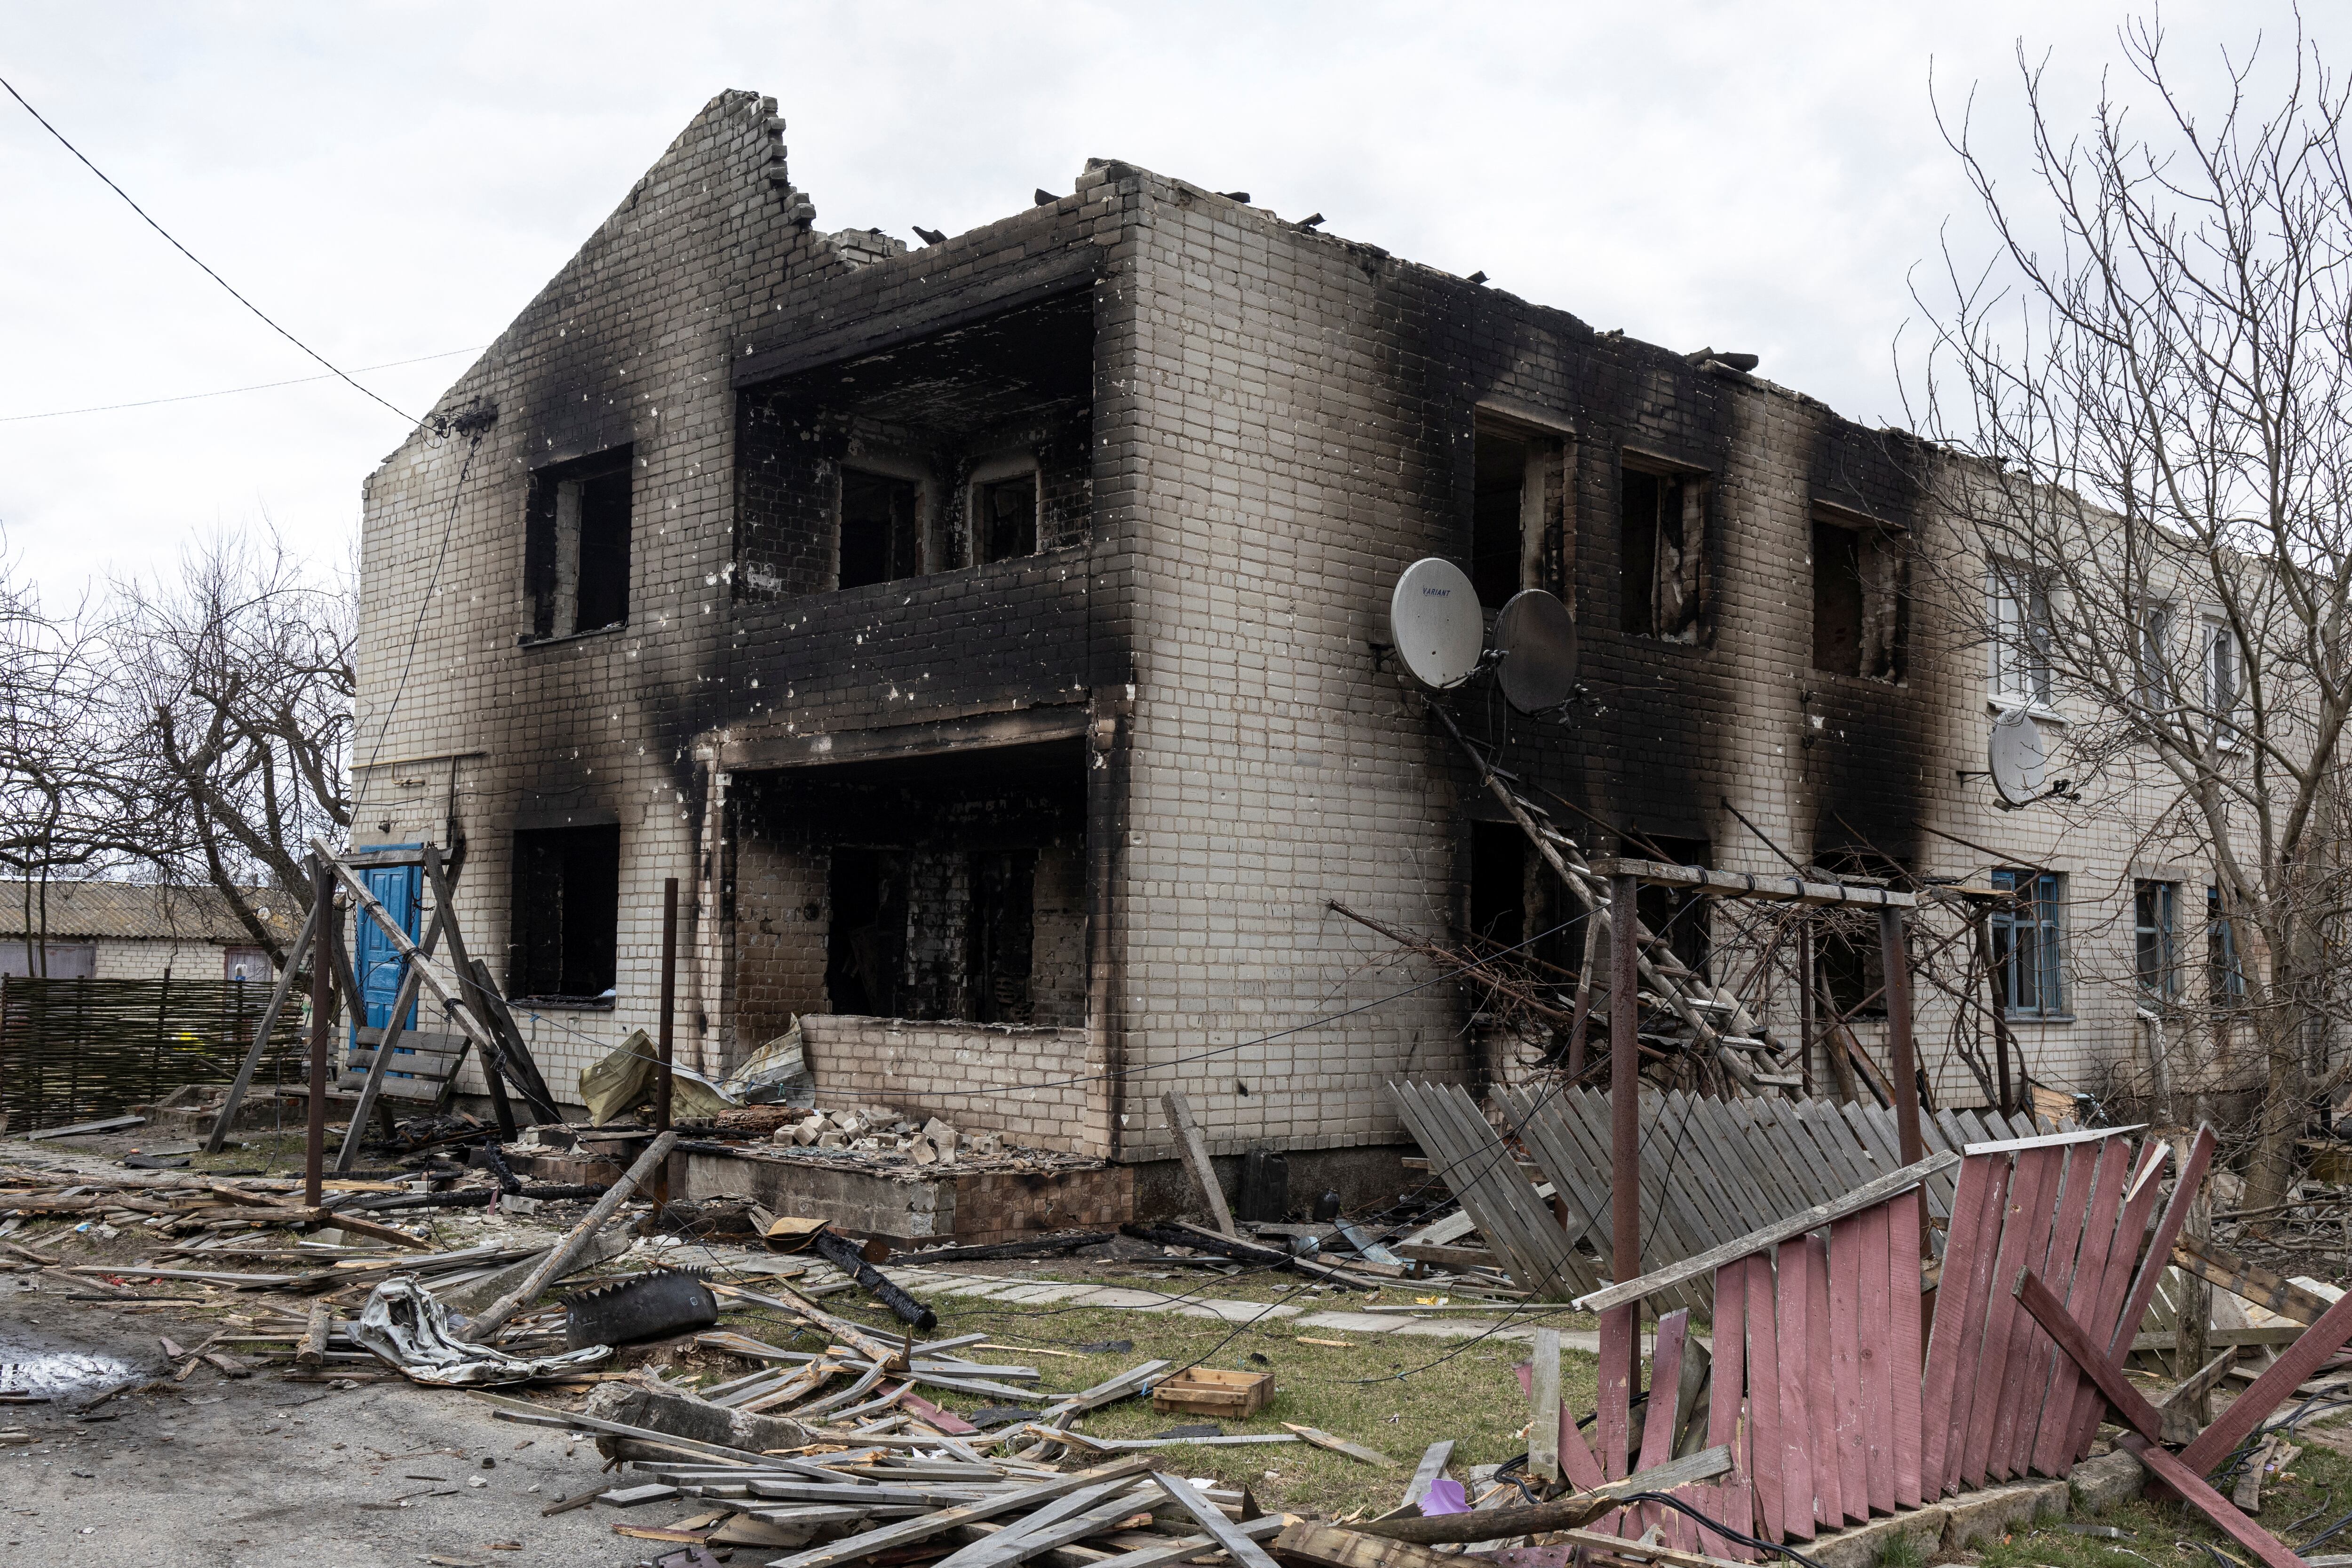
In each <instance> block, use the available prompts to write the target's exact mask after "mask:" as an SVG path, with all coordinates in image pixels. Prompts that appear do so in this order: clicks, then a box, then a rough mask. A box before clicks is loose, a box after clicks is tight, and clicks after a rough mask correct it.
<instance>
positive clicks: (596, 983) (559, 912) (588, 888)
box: [507, 826, 621, 1002]
mask: <svg viewBox="0 0 2352 1568" xmlns="http://www.w3.org/2000/svg"><path fill="white" fill-rule="evenodd" d="M512 910H513V925H514V931H513V935H512V938H511V940H510V943H509V957H508V971H507V990H508V994H510V995H513V996H518V997H521V996H528V997H530V998H532V999H534V1000H538V1001H568V1002H593V1001H599V1000H609V999H610V998H611V996H612V994H613V990H614V978H615V975H616V973H617V960H618V953H619V940H620V920H621V830H620V828H619V827H617V826H603V827H553V828H541V829H536V830H530V831H523V832H518V833H517V834H516V835H515V845H514V886H513V904H512Z"/></svg>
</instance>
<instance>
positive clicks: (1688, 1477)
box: [794, 1447, 1731, 1568]
mask: <svg viewBox="0 0 2352 1568" xmlns="http://www.w3.org/2000/svg"><path fill="white" fill-rule="evenodd" d="M1729 1468H1731V1450H1730V1449H1728V1448H1723V1447H1715V1448H1706V1449H1702V1450H1701V1451H1699V1452H1698V1453H1696V1454H1686V1455H1685V1456H1684V1457H1683V1458H1679V1459H1671V1460H1668V1461H1667V1462H1666V1463H1665V1464H1663V1465H1660V1466H1659V1467H1657V1468H1655V1469H1651V1470H1643V1472H1642V1473H1641V1474H1640V1475H1637V1476H1627V1477H1624V1478H1622V1479H1618V1480H1613V1481H1611V1482H1609V1483H1608V1484H1606V1485H1605V1486H1601V1487H1599V1488H1596V1489H1593V1490H1591V1491H1586V1492H1578V1493H1575V1494H1574V1495H1572V1496H1570V1497H1564V1498H1558V1499H1555V1500H1552V1501H1550V1502H1543V1503H1534V1504H1530V1505H1528V1506H1525V1507H1519V1508H1478V1509H1473V1510H1470V1511H1469V1512H1467V1513H1442V1514H1439V1515H1437V1516H1436V1517H1435V1518H1424V1519H1377V1520H1368V1521H1365V1522H1364V1523H1362V1524H1360V1525H1357V1526H1355V1529H1356V1530H1357V1531H1360V1532H1361V1533H1363V1534H1366V1535H1379V1536H1385V1537H1388V1538H1390V1539H1392V1540H1397V1541H1410V1542H1414V1543H1415V1544H1416V1545H1421V1546H1433V1545H1439V1544H1443V1543H1444V1542H1453V1541H1501V1540H1504V1539H1507V1537H1510V1536H1514V1535H1535V1534H1538V1533H1540V1532H1542V1531H1550V1530H1570V1529H1575V1528H1578V1527H1580V1526H1582V1525H1586V1524H1590V1523H1591V1521H1594V1520H1596V1519H1599V1518H1600V1517H1601V1515H1603V1514H1606V1513H1611V1512H1614V1511H1615V1510H1618V1509H1619V1508H1621V1507H1622V1506H1623V1504H1622V1499H1623V1498H1624V1497H1625V1496H1626V1495H1628V1494H1629V1493H1633V1492H1644V1491H1661V1492H1669V1491H1672V1490H1674V1489H1675V1488H1676V1487H1685V1486H1696V1485H1697V1484H1698V1483H1699V1482H1701V1481H1707V1480H1712V1479H1715V1478H1716V1477H1717V1476H1719V1475H1722V1474H1723V1473H1724V1472H1725V1471H1726V1470H1728V1469H1729ZM794 1568H818V1565H815V1564H795V1565H794Z"/></svg>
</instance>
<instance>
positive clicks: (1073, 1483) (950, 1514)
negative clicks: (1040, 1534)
mask: <svg viewBox="0 0 2352 1568" xmlns="http://www.w3.org/2000/svg"><path fill="white" fill-rule="evenodd" d="M1150 1468H1151V1461H1150V1459H1144V1458H1135V1459H1117V1460H1113V1461H1112V1462H1111V1463H1110V1464H1108V1465H1104V1466H1100V1467H1098V1468H1095V1469H1090V1470H1080V1471H1077V1472H1076V1473H1075V1474H1072V1475H1066V1476H1060V1477H1057V1478H1055V1479H1053V1480H1050V1481H1045V1482H1041V1483H1040V1484H1038V1485H1036V1486H1034V1487H1024V1488H1023V1489H1020V1490H1019V1491H1012V1492H1005V1493H1003V1494H1001V1495H999V1496H996V1497H992V1498H983V1499H982V1500H980V1501H978V1502H968V1503H962V1504H960V1505H958V1506H957V1507H954V1508H946V1509H941V1510H939V1511H938V1512H936V1513H929V1514H925V1515H923V1516H922V1517H921V1518H919V1519H908V1520H901V1521H898V1523H896V1524H887V1525H884V1526H883V1527H882V1528H881V1529H879V1530H868V1531H860V1532H859V1533H857V1534H856V1535H852V1536H848V1537H845V1539H843V1540H840V1541H836V1542H831V1543H829V1544H827V1545H824V1546H818V1547H814V1548H812V1549H811V1550H809V1551H806V1552H797V1553H795V1554H793V1556H790V1557H780V1558H778V1559H777V1560H776V1562H775V1563H773V1564H772V1565H771V1568H833V1564H835V1563H850V1562H855V1561H856V1559H858V1558H860V1557H870V1556H873V1555H874V1554H876V1553H877V1552H887V1551H891V1550H894V1549H896V1548H898V1547H901V1546H910V1545H912V1544H913V1543H915V1542H918V1541H928V1540H929V1539H930V1538H931V1537H932V1536H935V1535H940V1534H944V1533H945V1532H947V1531H950V1530H953V1529H955V1528H956V1527H957V1526H959V1525H964V1524H976V1523H978V1522H980V1521H982V1520H986V1519H994V1518H996V1517H997V1516H998V1515H1000V1514H1007V1513H1020V1512H1025V1511H1026V1510H1030V1509H1033V1508H1034V1507H1036V1506H1037V1505H1038V1504H1040V1503H1045V1502H1051V1501H1052V1500H1054V1499H1055V1498H1057V1497H1060V1496H1062V1495H1063V1494H1065V1493H1066V1492H1074V1491H1077V1490H1079V1489H1083V1488H1086V1487H1090V1486H1094V1485H1097V1484H1098V1483H1100V1482H1103V1481H1111V1480H1118V1479H1121V1478H1122V1477H1126V1476H1136V1475H1141V1474H1143V1473H1144V1472H1145V1471H1146V1470H1149V1469H1150ZM1196 1495H1197V1494H1196ZM1208 1506H1209V1505H1208V1504H1207V1503H1205V1502H1204V1503H1202V1507H1203V1508H1206V1507H1208ZM1217 1518H1218V1519H1219V1520H1220V1521H1223V1519H1224V1515H1223V1514H1219V1515H1218V1516H1217ZM1221 1543H1222V1542H1221ZM1253 1550H1255V1549H1254V1548H1253ZM1259 1555H1260V1556H1264V1555H1265V1554H1264V1553H1263V1552H1260V1553H1259Z"/></svg>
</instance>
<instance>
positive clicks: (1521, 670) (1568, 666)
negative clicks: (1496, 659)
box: [1495, 588, 1576, 713]
mask: <svg viewBox="0 0 2352 1568" xmlns="http://www.w3.org/2000/svg"><path fill="white" fill-rule="evenodd" d="M1495 648H1496V652H1498V653H1500V654H1501V655H1502V656H1503V662H1502V663H1501V664H1500V665H1499V666H1497V667H1496V671H1495V679H1496V683H1497V684H1498V685H1500V686H1501V687H1502V689H1503V698H1504V700H1506V701H1507V702H1508V703H1510V705H1511V706H1512V707H1514V708H1516V709H1517V710H1519V711H1520V712H1522V713H1542V712H1547V711H1549V710H1551V709H1554V708H1557V707H1559V705H1560V704H1561V703H1563V702H1565V701H1567V700H1568V694H1569V693H1570V692H1571V691H1573V690H1574V689H1576V622H1575V621H1573V620H1571V619H1570V617H1569V614H1568V606H1567V605H1563V604H1561V603H1560V602H1559V598H1558V597H1557V596H1556V595H1551V594H1548V593H1546V592H1545V591H1544V590H1543V589H1541V588H1529V589H1527V590H1526V591H1525V592H1523V593H1518V594H1514V595H1511V602H1510V603H1509V604H1507V605H1504V606H1503V613H1502V614H1501V615H1499V616H1496V617H1495Z"/></svg>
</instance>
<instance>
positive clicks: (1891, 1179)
mask: <svg viewBox="0 0 2352 1568" xmlns="http://www.w3.org/2000/svg"><path fill="white" fill-rule="evenodd" d="M1958 1163H1959V1157H1958V1155H1955V1154H1930V1155H1929V1156H1927V1158H1926V1159H1924V1160H1921V1161H1919V1162H1918V1163H1916V1164H1911V1165H1906V1166H1904V1167H1903V1168H1902V1169H1900V1170H1896V1171H1889V1172H1888V1173H1886V1174H1885V1175H1883V1176H1881V1177H1879V1178H1878V1179H1877V1180H1876V1181H1874V1182H1866V1183H1864V1184H1863V1185H1861V1186H1859V1187H1856V1188H1855V1189H1854V1190H1853V1191H1852V1192H1850V1193H1848V1194H1845V1195H1844V1196H1843V1197H1842V1198H1838V1199H1836V1200H1834V1201H1832V1202H1830V1203H1825V1204H1817V1205H1814V1206H1813V1207H1811V1208H1809V1209H1805V1210H1802V1211H1801V1212H1800V1213H1797V1214H1792V1215H1789V1216H1788V1217H1787V1218H1785V1219H1780V1220H1775V1221H1773V1222H1772V1223H1771V1224H1770V1225H1768V1226H1763V1227H1762V1228H1761V1229H1758V1230H1752V1231H1750V1232H1748V1234H1747V1235H1746V1236H1743V1237H1738V1238H1736V1239H1734V1240H1731V1241H1727V1242H1725V1243H1723V1244H1722V1245H1721V1246H1719V1247H1708V1248H1707V1249H1706V1251H1705V1252H1702V1253H1698V1254H1696V1255H1695V1256H1693V1257H1690V1258H1684V1259H1683V1260H1682V1261H1681V1262H1679V1263H1672V1264H1668V1265H1667V1266H1666V1267H1665V1268H1659V1269H1654V1270H1652V1271H1651V1272H1650V1273H1648V1274H1644V1275H1643V1276H1642V1277H1641V1278H1639V1279H1628V1280H1626V1281H1625V1282H1624V1283H1623V1284H1622V1285H1612V1286H1610V1287H1609V1288H1608V1289H1605V1290H1595V1291H1593V1292H1592V1293H1591V1294H1590V1295H1586V1296H1580V1297H1578V1298H1577V1299H1576V1300H1574V1301H1573V1302H1571V1303H1570V1305H1572V1306H1575V1307H1579V1308H1581V1309H1582V1310H1586V1311H1589V1312H1599V1311H1605V1310H1608V1309H1609V1308H1611V1307H1614V1306H1618V1305H1620V1304H1621V1303H1623V1302H1627V1301H1638V1300H1642V1299H1643V1297H1645V1296H1652V1295H1655V1294H1656V1293H1658V1292H1659V1291H1661V1290H1664V1289H1668V1288H1669V1287H1672V1286H1675V1285H1679V1284H1681V1283H1682V1282H1683V1281H1685V1280H1686V1279H1696V1278H1697V1277H1698V1276H1700V1275H1702V1274H1711V1273H1713V1272H1714V1271H1715V1270H1716V1268H1718V1267H1720V1266H1721V1265H1723V1264H1726V1263H1728V1262H1730V1261H1731V1260H1732V1259H1733V1258H1745V1257H1747V1256H1748V1254H1750V1253H1753V1252H1761V1251H1763V1250H1764V1249H1765V1248H1766V1247H1773V1246H1776V1245H1778V1244H1779V1243H1780V1242H1783V1241H1786V1240H1788V1239H1789V1238H1790V1237H1794V1236H1802V1235H1803V1234H1804V1233H1805V1232H1807V1231H1810V1230H1818V1229H1820V1228H1821V1227H1822V1226H1825V1225H1828V1224H1829V1223H1830V1222H1831V1221H1832V1220H1838V1219H1843V1218H1844V1217H1845V1216H1846V1215H1850V1214H1855V1213H1858V1212H1860V1211H1861V1210H1863V1209H1866V1208H1868V1207H1870V1206H1871V1205H1873V1204H1879V1203H1884V1202H1885V1201H1886V1200H1887V1199H1888V1198H1891V1197H1893V1196H1894V1195H1895V1194H1896V1193H1899V1192H1904V1191H1906V1190H1908V1189H1909V1188H1912V1187H1915V1186H1916V1185H1918V1184H1920V1183H1921V1182H1923V1181H1925V1180H1927V1178H1928V1177H1930V1176H1933V1175H1935V1174H1937V1173H1939V1172H1942V1171H1947V1170H1949V1169H1951V1168H1952V1167H1953V1166H1954V1165H1957V1164H1958Z"/></svg>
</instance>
